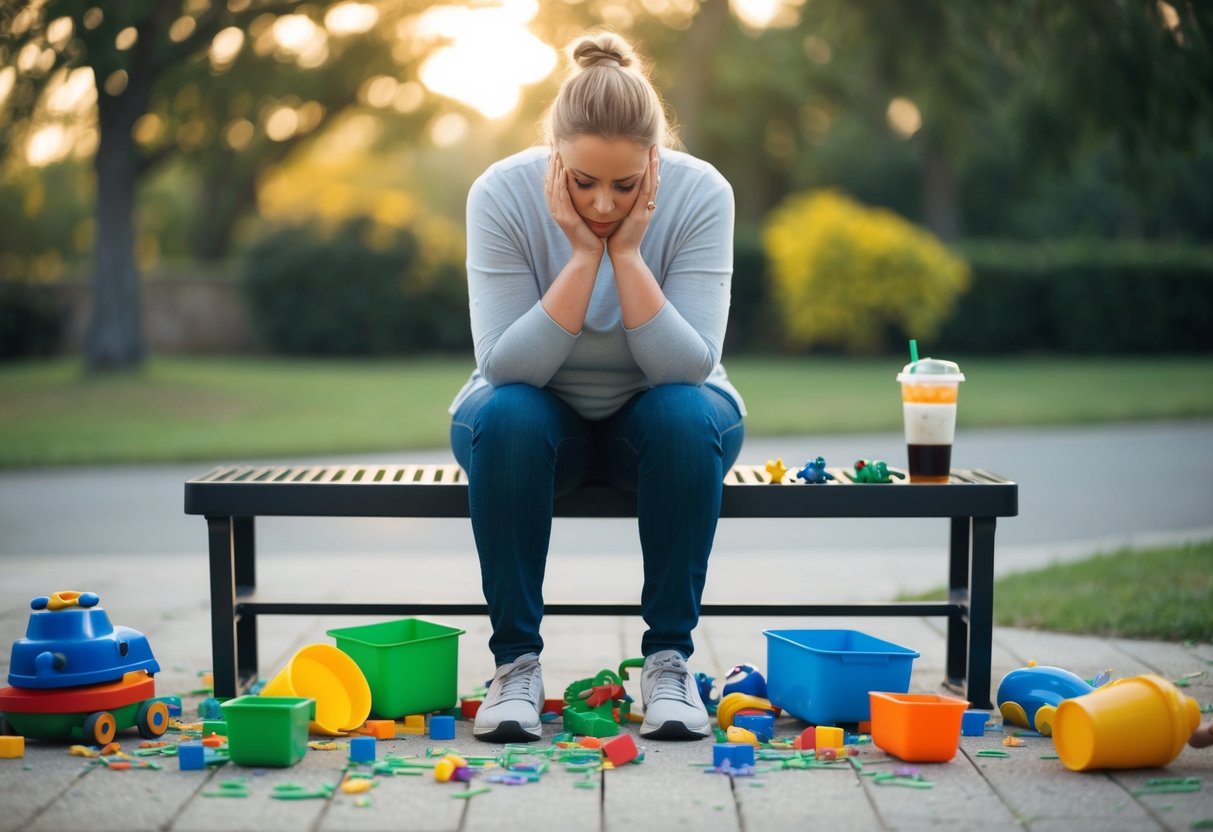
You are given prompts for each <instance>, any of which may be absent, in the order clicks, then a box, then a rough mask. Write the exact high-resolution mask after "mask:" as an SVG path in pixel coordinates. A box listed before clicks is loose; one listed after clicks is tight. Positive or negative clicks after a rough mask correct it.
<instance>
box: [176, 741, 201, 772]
mask: <svg viewBox="0 0 1213 832" xmlns="http://www.w3.org/2000/svg"><path fill="white" fill-rule="evenodd" d="M177 763H178V765H180V766H181V770H182V771H202V770H203V769H204V768H206V747H205V746H204V745H203V744H202V743H200V742H183V743H181V744H180V745H178V746H177Z"/></svg>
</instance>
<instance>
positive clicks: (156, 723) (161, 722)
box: [135, 699, 168, 740]
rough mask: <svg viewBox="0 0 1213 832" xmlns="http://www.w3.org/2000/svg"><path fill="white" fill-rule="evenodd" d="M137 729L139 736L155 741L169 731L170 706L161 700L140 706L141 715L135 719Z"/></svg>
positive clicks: (151, 700)
mask: <svg viewBox="0 0 1213 832" xmlns="http://www.w3.org/2000/svg"><path fill="white" fill-rule="evenodd" d="M135 727H137V728H138V729H139V736H141V737H143V738H144V739H145V740H154V739H156V738H158V737H160V736H161V735H162V734H164V732H165V731H166V730H168V705H165V704H164V703H163V702H160V701H159V700H154V699H149V700H148V701H147V702H144V703H143V704H142V705H140V706H139V714H138V715H137V716H136V717H135Z"/></svg>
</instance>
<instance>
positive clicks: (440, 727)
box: [430, 716, 455, 740]
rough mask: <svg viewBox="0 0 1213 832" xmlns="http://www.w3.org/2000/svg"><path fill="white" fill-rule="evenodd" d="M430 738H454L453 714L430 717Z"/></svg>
mask: <svg viewBox="0 0 1213 832" xmlns="http://www.w3.org/2000/svg"><path fill="white" fill-rule="evenodd" d="M430 739H432V740H453V739H455V717H453V716H432V717H430Z"/></svg>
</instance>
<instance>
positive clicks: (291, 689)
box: [261, 644, 371, 736]
mask: <svg viewBox="0 0 1213 832" xmlns="http://www.w3.org/2000/svg"><path fill="white" fill-rule="evenodd" d="M261 695H262V696H304V697H307V698H309V699H315V700H316V715H315V716H314V717H313V719H312V721H311V725H310V726H309V727H310V729H311V731H312V733H314V734H325V735H327V736H337V735H339V734H343V733H345V732H346V731H353V730H354V729H355V728H357V727H358V726H359V725H361V724H362V723H363V722H365V721H366V717H367V714H369V713H370V712H371V688H370V685H368V684H367V681H366V676H364V675H363V673H362V670H361V668H359V667H358V665H357V663H355V662H354V660H353V659H351V658H350V657H349V656H347V655H346V654H345V653H343V652H341V651H340V650H338V649H337V648H336V647H334V646H333V645H331V644H309V645H307V646H306V647H303V648H301V649H300V650H298V651H297V652H296V653H295V655H293V656H291V659H290V661H288V662H287V663H286V667H284V668H282V670H280V671H279V672H278V675H277V676H275V677H274V678H273V679H270V681H269V683H268V684H266V686H265V687H264V688H263V689H262V690H261Z"/></svg>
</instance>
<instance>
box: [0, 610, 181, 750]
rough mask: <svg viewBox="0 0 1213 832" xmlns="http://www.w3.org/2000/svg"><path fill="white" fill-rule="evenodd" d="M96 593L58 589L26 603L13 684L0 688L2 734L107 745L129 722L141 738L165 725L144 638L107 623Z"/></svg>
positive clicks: (165, 707) (154, 670)
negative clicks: (26, 622) (27, 611)
mask: <svg viewBox="0 0 1213 832" xmlns="http://www.w3.org/2000/svg"><path fill="white" fill-rule="evenodd" d="M100 600H101V599H100V598H99V597H98V596H97V594H96V593H93V592H76V591H74V590H72V591H68V590H63V591H60V592H55V593H53V594H51V595H49V596H47V595H41V596H39V597H37V598H34V599H33V601H31V602H30V607H31V609H33V613H31V614H30V618H29V626H28V628H27V630H26V634H25V638H22V639H18V640H17V641H16V642H14V643H13V650H12V658H11V660H10V667H9V674H8V682H9V685H11V687H7V688H3V689H0V733H10V731H12V732H16V733H18V734H21V735H24V736H28V737H34V738H36V739H77V740H84V741H85V742H87V743H90V744H94V745H107V744H108V743H110V742H112V741H113V739H114V735H115V734H117V733H118V731H122V730H125V729H127V728H138V729H139V734H140V736H142V737H143V738H145V739H156V738H157V737H159V736H161V735H162V734H163V733H164V732H165V731H166V730H167V729H168V705H167V704H165V703H164V702H163V701H161V700H160V699H157V698H156V683H155V682H154V681H153V680H152V674H154V673H157V672H159V670H160V664H159V663H158V662H157V661H156V658H155V657H154V656H153V655H152V649H151V647H150V645H149V644H148V641H147V637H146V636H144V635H143V633H141V632H139V631H138V630H133V629H131V628H130V627H115V626H114V625H112V624H111V623H110V620H109V616H108V615H106V613H105V610H103V609H102V608H101V607H100V606H99V602H100Z"/></svg>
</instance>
